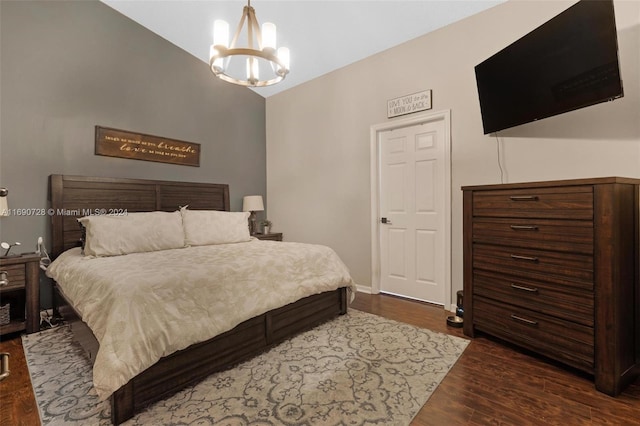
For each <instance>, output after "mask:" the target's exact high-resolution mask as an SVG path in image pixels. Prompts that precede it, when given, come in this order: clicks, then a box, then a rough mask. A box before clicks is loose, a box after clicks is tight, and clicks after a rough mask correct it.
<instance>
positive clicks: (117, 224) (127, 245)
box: [78, 211, 185, 256]
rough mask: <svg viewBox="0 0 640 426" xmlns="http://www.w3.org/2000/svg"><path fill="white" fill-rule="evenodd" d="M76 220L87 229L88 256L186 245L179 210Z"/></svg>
mask: <svg viewBox="0 0 640 426" xmlns="http://www.w3.org/2000/svg"><path fill="white" fill-rule="evenodd" d="M78 222H80V223H81V224H82V225H83V226H84V227H85V229H86V240H85V244H84V254H85V255H87V256H118V255H121V254H129V253H139V252H147V251H156V250H167V249H175V248H181V247H184V246H185V242H184V230H183V229H182V215H181V214H180V212H179V211H176V212H172V213H168V212H160V211H156V212H144V213H128V214H125V215H117V216H111V215H102V216H85V217H82V218H80V219H78Z"/></svg>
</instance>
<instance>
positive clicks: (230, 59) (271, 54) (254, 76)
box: [209, 0, 289, 87]
mask: <svg viewBox="0 0 640 426" xmlns="http://www.w3.org/2000/svg"><path fill="white" fill-rule="evenodd" d="M245 23H246V26H247V32H246V36H247V37H246V43H247V47H236V45H237V43H238V41H239V39H240V38H241V35H242V30H243V28H244V26H245ZM255 42H257V49H256V48H255V47H254V46H256V44H255ZM242 58H244V61H242ZM209 66H210V67H211V71H212V72H213V73H214V74H215V75H216V76H217V77H219V78H220V79H222V80H224V81H227V82H229V83H234V84H239V85H241V86H249V87H264V86H270V85H272V84H276V83H279V82H280V81H282V80H283V79H284V78H285V76H286V75H287V74H288V73H289V49H288V48H286V47H281V48H279V49H277V50H276V26H275V25H274V24H272V23H270V22H265V23H264V24H263V25H262V31H261V30H260V26H259V25H258V20H257V19H256V11H255V10H254V8H253V7H251V0H248V1H247V5H246V6H245V7H244V9H243V11H242V18H241V19H240V23H239V24H238V28H237V29H236V32H235V35H234V36H233V39H232V40H231V44H229V24H228V23H227V22H226V21H223V20H221V19H218V20H216V21H215V22H214V23H213V44H212V45H211V49H210V55H209ZM261 71H262V72H263V75H264V73H265V71H266V72H268V73H269V77H267V78H263V79H262V80H261V79H260V72H261Z"/></svg>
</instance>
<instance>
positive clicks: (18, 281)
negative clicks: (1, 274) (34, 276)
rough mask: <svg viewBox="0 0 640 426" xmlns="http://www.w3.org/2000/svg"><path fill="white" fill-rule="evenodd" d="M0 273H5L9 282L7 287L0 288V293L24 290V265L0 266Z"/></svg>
mask: <svg viewBox="0 0 640 426" xmlns="http://www.w3.org/2000/svg"><path fill="white" fill-rule="evenodd" d="M0 271H6V273H7V280H8V281H9V284H8V285H6V286H2V287H0V291H5V290H15V289H21V288H24V286H25V282H26V271H25V265H24V264H19V265H6V266H0Z"/></svg>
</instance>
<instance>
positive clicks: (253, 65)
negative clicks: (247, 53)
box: [247, 58, 260, 84]
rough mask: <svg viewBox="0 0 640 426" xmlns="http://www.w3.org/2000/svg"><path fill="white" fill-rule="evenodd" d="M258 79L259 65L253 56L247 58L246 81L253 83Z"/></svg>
mask: <svg viewBox="0 0 640 426" xmlns="http://www.w3.org/2000/svg"><path fill="white" fill-rule="evenodd" d="M258 80H260V66H259V64H258V60H257V59H255V58H247V81H249V82H250V83H252V84H255V82H257V81H258Z"/></svg>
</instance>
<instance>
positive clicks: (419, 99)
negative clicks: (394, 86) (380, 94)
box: [387, 90, 431, 118]
mask: <svg viewBox="0 0 640 426" xmlns="http://www.w3.org/2000/svg"><path fill="white" fill-rule="evenodd" d="M427 109H431V90H424V91H422V92H418V93H412V94H411V95H406V96H401V97H399V98H395V99H390V100H388V101H387V118H392V117H397V116H399V115H405V114H411V113H413V112H418V111H424V110H427Z"/></svg>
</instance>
